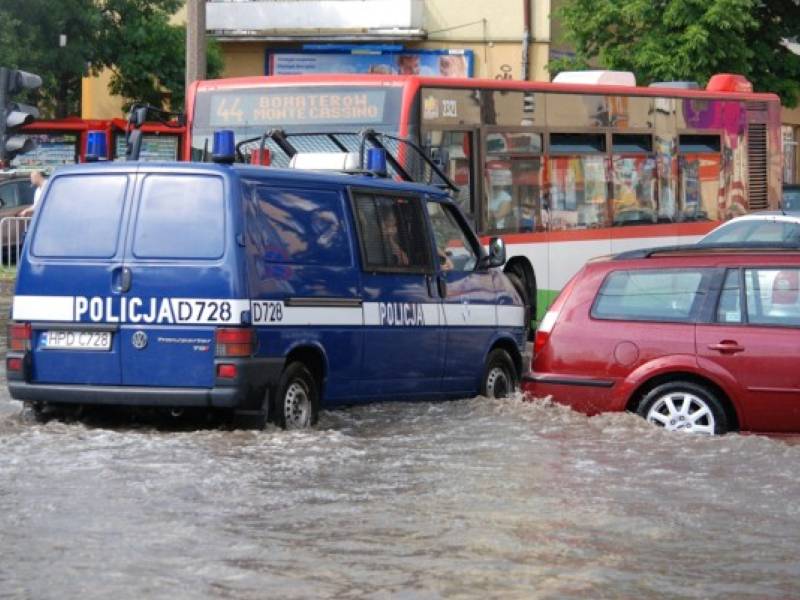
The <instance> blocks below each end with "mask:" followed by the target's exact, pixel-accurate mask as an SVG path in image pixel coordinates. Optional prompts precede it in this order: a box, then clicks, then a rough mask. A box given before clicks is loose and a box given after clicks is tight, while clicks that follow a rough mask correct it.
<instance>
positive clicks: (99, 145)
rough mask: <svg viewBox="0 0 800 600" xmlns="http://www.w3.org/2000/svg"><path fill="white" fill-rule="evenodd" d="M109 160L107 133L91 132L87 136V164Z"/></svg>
mask: <svg viewBox="0 0 800 600" xmlns="http://www.w3.org/2000/svg"><path fill="white" fill-rule="evenodd" d="M107 158H108V144H107V141H106V132H105V131H90V132H89V133H87V134H86V158H85V160H86V162H97V161H98V160H105V159H107Z"/></svg>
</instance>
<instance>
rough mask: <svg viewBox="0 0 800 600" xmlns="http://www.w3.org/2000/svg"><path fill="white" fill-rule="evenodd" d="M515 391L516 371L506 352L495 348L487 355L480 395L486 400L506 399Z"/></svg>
mask: <svg viewBox="0 0 800 600" xmlns="http://www.w3.org/2000/svg"><path fill="white" fill-rule="evenodd" d="M516 389H517V370H516V369H515V368H514V363H513V361H512V360H511V357H510V356H509V355H508V352H506V351H505V350H502V349H500V348H496V349H495V350H492V351H491V352H490V353H489V357H488V358H487V359H486V367H485V368H484V370H483V378H482V379H481V387H480V393H481V396H486V397H487V398H506V397H508V396H510V395H512V394H513V393H514V392H515V391H516Z"/></svg>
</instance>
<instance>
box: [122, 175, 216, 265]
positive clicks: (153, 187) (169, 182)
mask: <svg viewBox="0 0 800 600" xmlns="http://www.w3.org/2000/svg"><path fill="white" fill-rule="evenodd" d="M224 249H225V193H224V188H223V185H222V179H220V178H219V177H208V176H198V175H148V176H147V177H146V178H145V180H144V185H143V186H142V195H141V199H140V201H139V210H138V214H137V220H136V229H135V233H134V237H133V254H134V256H136V257H137V258H178V259H215V258H220V257H221V256H222V254H223V252H224Z"/></svg>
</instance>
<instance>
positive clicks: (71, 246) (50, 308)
mask: <svg viewBox="0 0 800 600" xmlns="http://www.w3.org/2000/svg"><path fill="white" fill-rule="evenodd" d="M127 169H128V167H114V166H110V168H106V169H104V170H103V171H99V170H98V169H94V170H93V171H94V172H86V170H85V169H84V170H83V171H79V170H73V171H67V172H65V173H63V174H56V175H54V176H53V177H52V178H51V181H50V182H49V183H48V186H47V191H46V194H45V197H44V198H43V199H42V201H41V203H40V206H39V208H38V209H37V211H38V214H37V215H36V218H35V219H34V224H33V228H32V230H31V232H30V233H29V240H28V247H27V251H26V253H25V255H24V256H23V259H22V260H21V261H20V265H19V273H18V276H17V288H16V293H15V297H14V306H13V314H12V317H13V319H14V320H16V321H25V322H30V323H31V325H32V330H33V343H32V351H33V364H32V371H31V379H32V381H33V382H35V383H66V384H94V385H114V384H119V383H120V382H121V370H120V345H119V339H118V336H117V333H118V330H119V290H120V285H121V282H122V276H123V271H124V266H123V264H122V259H123V246H124V239H125V224H126V222H127V218H128V213H129V205H130V197H131V193H132V189H133V182H134V179H135V175H134V173H132V172H130V171H129V170H127Z"/></svg>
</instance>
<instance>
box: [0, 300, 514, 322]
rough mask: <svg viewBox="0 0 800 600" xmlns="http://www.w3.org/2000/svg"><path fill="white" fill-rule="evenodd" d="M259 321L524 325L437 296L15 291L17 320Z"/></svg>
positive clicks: (503, 309)
mask: <svg viewBox="0 0 800 600" xmlns="http://www.w3.org/2000/svg"><path fill="white" fill-rule="evenodd" d="M245 311H250V317H251V322H252V323H253V324H254V325H258V326H262V327H263V326H267V327H271V326H277V327H292V326H294V327H297V326H350V327H354V326H355V327H358V326H362V325H366V326H371V327H375V326H377V327H387V326H388V327H436V326H440V325H443V324H444V325H446V326H448V327H493V326H495V325H500V326H503V327H522V326H523V320H524V315H525V310H524V308H523V307H521V306H495V305H494V304H472V303H443V304H440V303H438V302H364V303H363V305H361V306H358V305H353V306H302V305H301V306H292V305H289V306H287V305H286V303H285V302H284V301H282V300H262V299H258V300H246V299H214V298H160V299H156V298H153V299H148V300H146V301H145V300H142V299H141V298H137V297H135V296H132V297H131V296H121V297H110V296H109V297H102V296H95V297H85V296H15V297H14V300H13V308H12V319H14V320H15V321H55V322H84V323H109V324H116V323H132V324H141V325H169V324H180V325H240V324H241V323H242V314H243V313H244V312H245Z"/></svg>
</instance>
